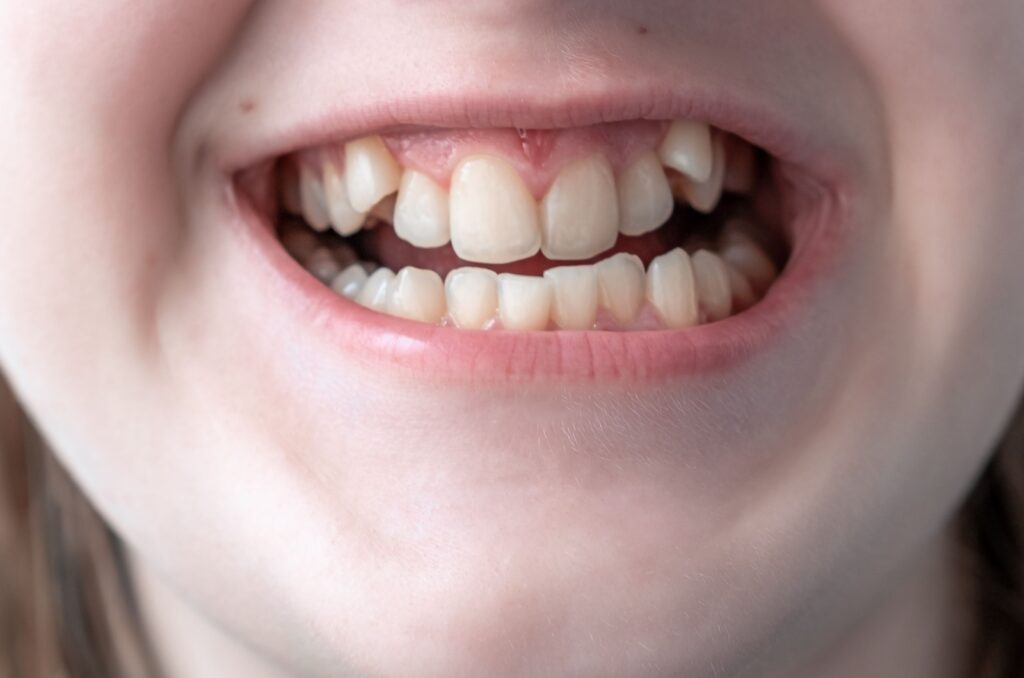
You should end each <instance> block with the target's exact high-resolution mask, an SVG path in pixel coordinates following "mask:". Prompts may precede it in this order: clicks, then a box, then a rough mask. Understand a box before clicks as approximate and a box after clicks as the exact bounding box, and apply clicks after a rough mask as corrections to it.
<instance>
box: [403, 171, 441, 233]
mask: <svg viewBox="0 0 1024 678" xmlns="http://www.w3.org/2000/svg"><path fill="white" fill-rule="evenodd" d="M394 225H395V233H396V234H397V235H398V237H399V238H401V239H402V240H405V241H406V242H409V243H411V244H413V245H415V246H416V247H441V246H442V245H447V244H448V241H449V239H450V237H451V231H450V228H449V221H448V193H447V192H445V190H444V189H443V188H441V186H439V185H438V184H437V182H435V181H434V180H433V179H431V178H430V177H428V176H427V175H426V174H422V173H420V172H417V171H416V170H411V169H410V170H406V171H405V174H403V175H402V183H401V186H400V188H399V189H398V202H397V203H396V204H395V216H394Z"/></svg>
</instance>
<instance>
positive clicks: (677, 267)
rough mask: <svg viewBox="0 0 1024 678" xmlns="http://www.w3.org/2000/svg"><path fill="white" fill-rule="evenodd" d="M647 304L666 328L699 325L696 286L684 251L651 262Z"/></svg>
mask: <svg viewBox="0 0 1024 678" xmlns="http://www.w3.org/2000/svg"><path fill="white" fill-rule="evenodd" d="M647 300H648V301H650V302H651V305H652V306H654V309H655V310H656V311H657V312H658V316H659V317H660V318H661V320H662V322H663V323H665V325H666V326H667V327H670V328H680V327H691V326H693V325H696V324H697V323H698V322H699V320H700V313H699V308H698V306H697V285H696V281H695V280H694V276H693V264H692V263H691V262H690V255H688V254H687V253H686V250H684V249H682V248H679V247H677V248H676V249H674V250H672V251H671V252H668V253H666V254H663V255H661V256H660V257H656V258H655V259H654V260H653V261H651V264H650V266H649V267H648V269H647Z"/></svg>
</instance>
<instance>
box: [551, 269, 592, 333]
mask: <svg viewBox="0 0 1024 678" xmlns="http://www.w3.org/2000/svg"><path fill="white" fill-rule="evenodd" d="M544 278H545V279H546V280H547V281H548V282H549V283H550V284H551V319H552V320H553V321H554V322H555V325H557V326H558V327H560V328H561V329H563V330H589V329H593V327H594V323H595V322H597V301H598V287H597V271H596V270H594V267H593V266H557V267H555V268H549V269H548V270H546V271H544Z"/></svg>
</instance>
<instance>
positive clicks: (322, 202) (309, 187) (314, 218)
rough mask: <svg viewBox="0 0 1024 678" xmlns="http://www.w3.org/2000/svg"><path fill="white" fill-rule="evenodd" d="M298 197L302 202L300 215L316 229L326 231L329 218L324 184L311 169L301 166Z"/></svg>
mask: <svg viewBox="0 0 1024 678" xmlns="http://www.w3.org/2000/svg"><path fill="white" fill-rule="evenodd" d="M299 199H300V202H301V203H302V216H303V217H304V218H305V219H306V222H307V223H308V224H309V225H310V226H312V227H313V230H316V231H326V230H327V227H328V226H330V223H331V218H330V216H329V215H328V214H327V198H326V196H325V194H324V185H323V183H322V182H321V181H320V179H319V178H318V177H317V176H316V175H315V174H313V171H312V170H310V169H309V168H307V167H303V168H302V169H301V170H300V171H299Z"/></svg>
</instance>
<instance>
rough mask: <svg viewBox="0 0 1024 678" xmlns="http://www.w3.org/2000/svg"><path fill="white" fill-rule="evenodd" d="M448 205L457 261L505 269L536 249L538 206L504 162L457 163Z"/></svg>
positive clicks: (479, 158) (491, 158)
mask: <svg viewBox="0 0 1024 678" xmlns="http://www.w3.org/2000/svg"><path fill="white" fill-rule="evenodd" d="M448 204H449V215H450V220H451V239H452V240H451V242H452V248H453V249H454V250H455V253H456V254H457V255H459V258H461V259H463V260H465V261H475V262H480V263H485V264H507V263H509V262H511V261H516V260H518V259H526V258H527V257H531V256H533V255H534V254H536V253H537V252H538V251H539V250H540V241H541V238H540V223H539V220H538V215H537V203H536V201H535V200H534V199H533V196H532V195H530V191H529V189H527V187H526V184H525V183H523V180H522V179H521V178H520V177H519V173H518V172H516V170H515V168H514V167H512V165H510V164H509V163H507V162H506V161H505V160H503V159H501V158H498V157H494V156H487V155H478V156H471V157H469V158H466V159H464V160H463V161H462V162H460V163H459V165H458V167H456V168H455V172H454V173H453V174H452V183H451V191H450V195H449V203H448Z"/></svg>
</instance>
